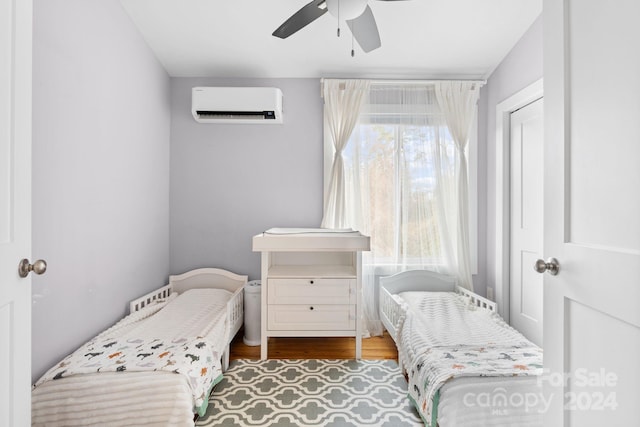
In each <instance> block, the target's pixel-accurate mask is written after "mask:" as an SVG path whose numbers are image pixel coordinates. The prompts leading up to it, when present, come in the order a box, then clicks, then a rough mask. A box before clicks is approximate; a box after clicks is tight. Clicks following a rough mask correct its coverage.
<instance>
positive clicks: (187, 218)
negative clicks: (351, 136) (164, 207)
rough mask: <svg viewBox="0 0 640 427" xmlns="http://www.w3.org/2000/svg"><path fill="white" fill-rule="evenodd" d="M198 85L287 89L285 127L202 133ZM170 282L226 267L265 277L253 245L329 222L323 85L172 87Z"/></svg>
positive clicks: (187, 82) (267, 82)
mask: <svg viewBox="0 0 640 427" xmlns="http://www.w3.org/2000/svg"><path fill="white" fill-rule="evenodd" d="M195 86H265V87H278V88H280V89H282V92H283V96H284V124H282V125H238V124H226V125H221V124H215V125H214V124H202V123H197V122H196V121H195V120H194V119H193V117H192V115H191V88H192V87H195ZM171 97H172V98H171V99H172V107H171V273H172V274H177V273H181V272H184V271H187V270H190V269H192V268H197V267H205V266H211V267H220V268H225V269H228V270H231V271H234V272H236V273H239V274H248V275H249V276H250V279H258V278H260V255H259V253H254V252H252V251H251V238H252V237H253V236H254V235H256V234H258V233H261V232H262V231H264V230H266V229H268V228H271V227H318V226H319V225H320V221H321V220H322V194H323V193H322V192H323V190H322V167H323V163H322V153H323V151H322V99H321V97H320V81H319V79H237V80H233V79H192V78H173V79H171Z"/></svg>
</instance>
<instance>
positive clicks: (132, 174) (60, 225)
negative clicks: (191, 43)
mask: <svg viewBox="0 0 640 427" xmlns="http://www.w3.org/2000/svg"><path fill="white" fill-rule="evenodd" d="M33 61H34V62H33V64H34V73H33V256H34V258H44V259H46V260H47V262H48V263H49V268H48V271H47V272H46V274H45V275H44V276H41V277H34V279H33V362H32V363H33V364H32V375H33V379H34V380H35V379H37V378H38V377H39V376H40V375H41V374H43V373H44V371H45V370H47V369H48V368H49V367H50V366H51V365H53V364H54V363H56V362H57V361H58V360H60V359H61V358H62V357H64V356H65V355H66V354H68V353H70V352H71V351H73V350H74V349H75V348H76V347H78V346H79V345H81V344H82V343H83V342H85V341H86V340H87V339H89V338H91V337H92V336H93V335H95V334H96V333H98V332H99V331H101V330H102V329H104V328H106V327H107V326H109V325H111V324H112V323H113V322H115V321H116V320H118V319H119V318H121V317H122V316H124V315H125V314H126V312H127V302H128V301H129V300H130V299H132V298H135V297H137V296H139V295H141V294H144V293H146V292H148V291H150V290H152V289H154V288H157V287H159V286H162V285H163V284H165V283H166V280H167V276H168V272H169V132H170V130H169V128H170V111H169V109H170V79H169V77H168V75H167V74H166V72H165V71H164V69H163V68H162V67H161V66H160V64H159V63H158V62H157V61H156V59H155V57H154V56H153V55H152V54H151V53H150V50H149V49H148V48H147V46H146V44H145V43H144V41H143V40H142V39H141V37H140V36H139V35H138V32H137V30H136V29H135V27H134V26H133V25H132V23H131V22H130V20H129V18H128V16H127V15H126V14H125V12H124V11H123V9H122V7H121V6H120V2H119V1H117V0H93V1H90V2H89V1H84V0H35V1H34V50H33Z"/></svg>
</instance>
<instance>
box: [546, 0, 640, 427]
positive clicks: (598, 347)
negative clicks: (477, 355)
mask: <svg viewBox="0 0 640 427" xmlns="http://www.w3.org/2000/svg"><path fill="white" fill-rule="evenodd" d="M639 17H640V2H639V1H638V0H617V1H615V2H611V1H608V0H563V1H561V0H545V2H544V27H545V28H544V37H545V41H544V85H545V88H544V92H545V146H544V151H545V153H544V163H545V176H544V180H545V183H544V194H545V200H544V206H545V207H544V215H545V217H544V223H545V235H544V257H545V259H547V257H554V258H557V260H558V263H559V271H558V274H557V275H551V274H549V273H550V272H552V271H553V265H552V263H549V264H548V267H549V268H550V270H549V271H547V273H544V322H545V324H544V350H545V354H544V364H545V367H546V368H547V369H550V374H548V375H546V376H545V382H544V384H545V386H546V392H547V394H548V396H549V397H551V398H552V404H551V407H550V409H549V411H548V412H547V414H546V417H547V419H546V420H545V423H544V425H549V426H552V425H553V426H561V425H564V426H603V425H607V426H632V425H634V426H637V425H640V405H639V404H638V402H640V386H639V384H640V363H638V361H639V360H640V359H639V355H640V310H639V309H638V304H639V301H640V167H639V166H638V165H639V162H640V119H639V118H640V95H639V94H640V26H638V23H637V21H638V18H639ZM542 267H544V266H542Z"/></svg>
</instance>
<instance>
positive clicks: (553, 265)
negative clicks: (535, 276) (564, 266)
mask: <svg viewBox="0 0 640 427" xmlns="http://www.w3.org/2000/svg"><path fill="white" fill-rule="evenodd" d="M533 269H534V270H535V271H537V272H538V273H544V272H545V271H548V272H549V274H551V275H552V276H555V275H556V274H558V272H559V271H560V263H559V262H558V260H557V259H555V258H549V259H547V261H546V262H545V260H543V259H539V260H537V261H536V264H535V265H534V266H533Z"/></svg>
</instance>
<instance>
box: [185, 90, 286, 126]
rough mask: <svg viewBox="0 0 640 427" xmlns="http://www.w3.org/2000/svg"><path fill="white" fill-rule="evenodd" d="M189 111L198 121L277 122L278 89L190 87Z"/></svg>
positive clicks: (280, 98)
mask: <svg viewBox="0 0 640 427" xmlns="http://www.w3.org/2000/svg"><path fill="white" fill-rule="evenodd" d="M191 113H192V114H193V118H194V119H196V121H197V122H199V123H238V124H255V123H259V124H281V123H282V91H281V90H280V89H278V88H275V87H194V88H193V90H192V93H191Z"/></svg>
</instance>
